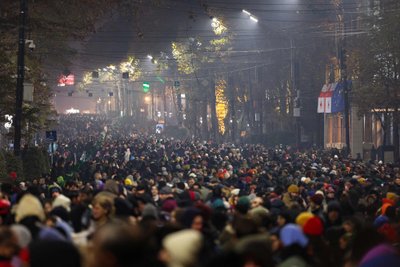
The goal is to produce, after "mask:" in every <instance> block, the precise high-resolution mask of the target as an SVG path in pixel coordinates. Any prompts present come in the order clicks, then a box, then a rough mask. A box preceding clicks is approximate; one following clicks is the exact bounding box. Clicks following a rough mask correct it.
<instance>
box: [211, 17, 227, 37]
mask: <svg viewBox="0 0 400 267" xmlns="http://www.w3.org/2000/svg"><path fill="white" fill-rule="evenodd" d="M211 26H212V28H213V31H214V33H215V34H216V35H221V34H223V33H225V32H226V31H227V28H226V26H225V25H224V23H223V22H222V21H221V20H218V19H217V18H213V19H212V21H211Z"/></svg>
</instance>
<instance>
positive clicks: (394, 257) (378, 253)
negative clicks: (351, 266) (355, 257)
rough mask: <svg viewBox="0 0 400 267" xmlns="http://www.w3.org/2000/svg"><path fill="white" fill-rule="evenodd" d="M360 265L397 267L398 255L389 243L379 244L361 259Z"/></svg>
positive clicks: (399, 264) (365, 266)
mask: <svg viewBox="0 0 400 267" xmlns="http://www.w3.org/2000/svg"><path fill="white" fill-rule="evenodd" d="M359 266H360V267H397V266H400V255H399V254H398V252H397V251H396V249H395V248H393V247H392V246H390V245H387V244H380V245H378V246H376V247H374V248H372V249H371V250H370V251H368V252H367V254H366V255H365V256H364V257H363V258H362V259H361V262H360V265H359Z"/></svg>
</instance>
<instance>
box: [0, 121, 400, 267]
mask: <svg viewBox="0 0 400 267" xmlns="http://www.w3.org/2000/svg"><path fill="white" fill-rule="evenodd" d="M57 130H58V136H59V140H58V143H57V144H58V146H57V149H56V151H55V152H54V155H53V157H52V158H53V166H52V170H51V173H49V174H43V176H42V177H37V179H34V180H32V181H19V182H18V183H16V184H9V183H3V184H2V185H1V196H0V198H1V199H0V221H1V224H2V226H1V227H0V267H2V266H14V267H17V266H32V267H39V266H40V267H46V266H68V267H75V266H76V267H78V266H88V267H127V266H144V267H145V266H166V267H203V266H204V267H214V266H230V267H236V266H237V267H258V266H259V267H264V266H265V267H270V266H271V267H273V266H279V267H287V266H323V267H329V266H346V267H351V266H362V267H369V266H387V267H391V266H400V254H399V241H400V224H399V223H400V213H399V207H400V206H399V200H400V199H399V196H400V168H399V167H400V166H399V164H395V163H383V162H381V161H379V162H377V161H368V162H365V161H361V160H359V159H351V158H345V157H343V156H342V155H341V154H340V153H339V151H324V150H318V149H311V148H310V149H308V150H304V151H297V150H294V149H293V148H290V147H286V146H277V147H275V148H273V149H271V148H266V147H264V146H262V145H246V144H242V145H235V144H228V143H224V144H216V143H213V142H211V141H210V142H203V141H198V140H175V139H173V138H165V137H162V136H154V135H152V134H151V133H143V132H141V133H139V132H137V131H135V127H132V124H129V123H126V122H125V123H124V122H121V121H110V120H109V119H107V118H105V117H100V116H80V115H74V116H64V117H61V119H60V123H59V127H58V129H57Z"/></svg>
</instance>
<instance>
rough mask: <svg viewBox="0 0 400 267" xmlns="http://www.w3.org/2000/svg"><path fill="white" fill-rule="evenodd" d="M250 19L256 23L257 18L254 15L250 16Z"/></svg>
mask: <svg viewBox="0 0 400 267" xmlns="http://www.w3.org/2000/svg"><path fill="white" fill-rule="evenodd" d="M250 19H251V20H252V21H254V22H256V23H257V22H258V19H257V18H256V17H254V16H253V15H251V16H250Z"/></svg>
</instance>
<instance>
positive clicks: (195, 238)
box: [162, 229, 202, 267]
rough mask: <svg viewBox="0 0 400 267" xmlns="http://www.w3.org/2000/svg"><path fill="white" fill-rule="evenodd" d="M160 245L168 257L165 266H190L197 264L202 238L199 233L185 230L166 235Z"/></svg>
mask: <svg viewBox="0 0 400 267" xmlns="http://www.w3.org/2000/svg"><path fill="white" fill-rule="evenodd" d="M162 244H163V247H164V249H165V250H166V251H167V253H168V254H169V257H170V258H169V262H168V263H167V266H169V267H184V266H191V265H193V264H194V263H195V262H197V255H198V253H199V251H200V249H201V247H202V236H201V233H200V232H199V231H196V230H192V229H186V230H182V231H179V232H175V233H172V234H169V235H167V236H166V237H165V238H164V240H163V241H162Z"/></svg>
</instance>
